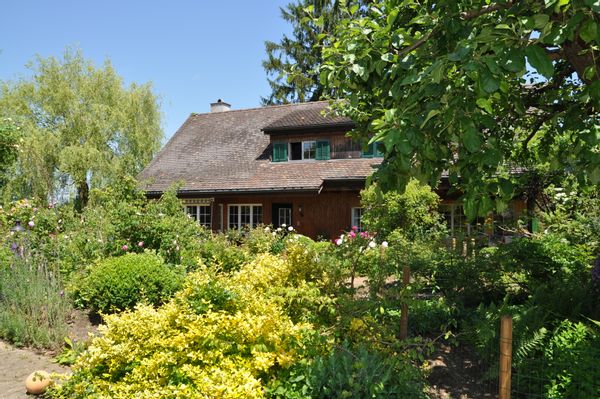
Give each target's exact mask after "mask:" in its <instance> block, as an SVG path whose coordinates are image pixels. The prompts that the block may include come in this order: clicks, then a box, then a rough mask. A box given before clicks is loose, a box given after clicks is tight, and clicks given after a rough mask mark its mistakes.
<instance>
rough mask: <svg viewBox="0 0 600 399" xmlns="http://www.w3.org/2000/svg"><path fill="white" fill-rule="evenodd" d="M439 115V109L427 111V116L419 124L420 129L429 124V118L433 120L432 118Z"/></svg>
mask: <svg viewBox="0 0 600 399" xmlns="http://www.w3.org/2000/svg"><path fill="white" fill-rule="evenodd" d="M439 113H440V110H439V109H432V110H431V111H429V113H428V114H427V117H426V118H425V120H424V121H423V123H421V126H420V128H421V129H423V128H424V127H425V125H426V124H427V122H429V120H430V119H431V118H433V117H434V116H436V115H439Z"/></svg>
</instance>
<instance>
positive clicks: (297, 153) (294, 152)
mask: <svg viewBox="0 0 600 399" xmlns="http://www.w3.org/2000/svg"><path fill="white" fill-rule="evenodd" d="M290 152H291V154H290V159H291V160H292V161H298V160H300V159H302V143H301V142H297V143H290Z"/></svg>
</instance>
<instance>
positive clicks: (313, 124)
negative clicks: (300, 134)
mask: <svg viewBox="0 0 600 399" xmlns="http://www.w3.org/2000/svg"><path fill="white" fill-rule="evenodd" d="M314 105H315V106H313V107H305V108H298V109H294V111H292V112H289V113H287V114H286V115H284V116H283V117H281V118H279V119H277V120H276V121H274V122H273V123H271V124H269V125H268V126H265V127H264V128H263V130H264V131H265V133H273V132H283V131H289V130H294V131H295V130H300V129H310V128H329V127H332V128H337V127H353V126H354V122H352V119H350V118H346V117H339V116H334V115H331V114H330V113H328V112H327V108H328V103H327V102H326V101H319V102H317V103H314Z"/></svg>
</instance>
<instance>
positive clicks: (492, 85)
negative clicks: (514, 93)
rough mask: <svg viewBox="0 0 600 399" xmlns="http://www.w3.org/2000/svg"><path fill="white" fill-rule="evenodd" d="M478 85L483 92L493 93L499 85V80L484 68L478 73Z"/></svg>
mask: <svg viewBox="0 0 600 399" xmlns="http://www.w3.org/2000/svg"><path fill="white" fill-rule="evenodd" d="M484 68H485V67H484ZM479 85H480V86H481V88H482V89H483V90H484V91H485V92H487V93H493V92H495V91H496V90H498V88H499V87H500V82H499V81H498V79H496V78H495V77H494V75H492V74H491V73H489V72H488V71H487V70H485V69H484V70H483V71H481V72H480V73H479Z"/></svg>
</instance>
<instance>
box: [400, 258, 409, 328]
mask: <svg viewBox="0 0 600 399" xmlns="http://www.w3.org/2000/svg"><path fill="white" fill-rule="evenodd" d="M409 283H410V267H409V266H404V268H403V269H402V288H403V289H406V287H408V284H409ZM407 336H408V304H407V303H406V301H403V302H402V313H401V314H400V339H406V337H407Z"/></svg>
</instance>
